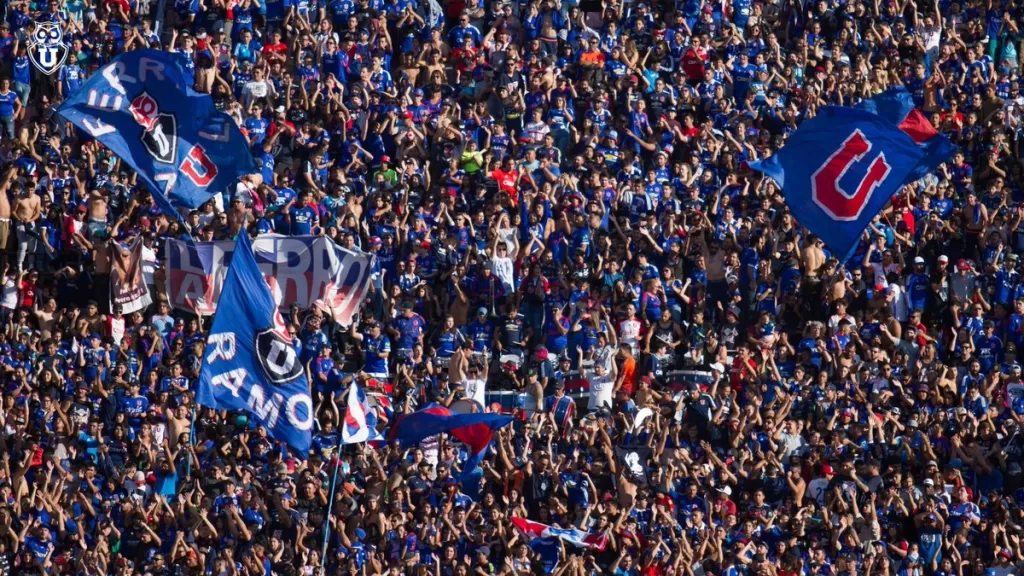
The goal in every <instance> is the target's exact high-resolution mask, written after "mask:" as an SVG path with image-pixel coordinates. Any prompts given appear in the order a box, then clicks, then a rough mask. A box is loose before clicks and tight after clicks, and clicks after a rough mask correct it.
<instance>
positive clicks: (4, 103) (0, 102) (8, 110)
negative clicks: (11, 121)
mask: <svg viewBox="0 0 1024 576" xmlns="http://www.w3.org/2000/svg"><path fill="white" fill-rule="evenodd" d="M17 101H18V95H17V94H15V93H14V92H13V91H8V92H7V93H6V94H0V118H10V117H11V116H14V104H15V102H17Z"/></svg>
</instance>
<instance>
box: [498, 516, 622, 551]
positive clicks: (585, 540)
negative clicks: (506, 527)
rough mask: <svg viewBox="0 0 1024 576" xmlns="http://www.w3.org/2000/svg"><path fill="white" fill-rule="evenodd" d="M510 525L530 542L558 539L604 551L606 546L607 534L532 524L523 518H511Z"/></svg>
mask: <svg viewBox="0 0 1024 576" xmlns="http://www.w3.org/2000/svg"><path fill="white" fill-rule="evenodd" d="M512 523H513V524H515V526H516V528H518V529H519V530H520V531H521V532H522V533H523V535H525V536H526V537H527V538H529V539H530V540H536V539H538V538H558V539H559V540H563V541H565V542H568V543H570V544H575V545H577V546H580V547H583V548H593V549H594V550H604V547H605V546H606V545H607V544H608V535H607V534H593V533H591V532H584V531H583V530H580V529H579V528H557V527H555V526H549V525H547V524H541V523H540V522H532V521H530V520H527V519H525V518H515V517H513V518H512Z"/></svg>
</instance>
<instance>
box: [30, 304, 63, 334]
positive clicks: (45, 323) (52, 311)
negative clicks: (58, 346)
mask: <svg viewBox="0 0 1024 576" xmlns="http://www.w3.org/2000/svg"><path fill="white" fill-rule="evenodd" d="M39 300H40V298H36V299H35V301H34V302H32V313H33V314H34V315H35V317H36V321H37V322H39V333H40V335H41V336H42V338H43V340H46V339H48V338H49V337H50V335H51V333H52V332H53V325H54V324H55V323H56V321H57V319H56V314H57V301H56V300H54V299H53V298H47V299H46V303H45V304H43V307H42V308H40V307H39Z"/></svg>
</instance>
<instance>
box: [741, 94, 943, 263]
mask: <svg viewBox="0 0 1024 576" xmlns="http://www.w3.org/2000/svg"><path fill="white" fill-rule="evenodd" d="M923 157H924V151H923V150H921V148H920V147H918V145H917V143H915V142H914V140H913V139H912V138H911V137H910V136H909V135H907V134H906V133H905V132H903V131H902V130H900V128H899V127H898V126H896V125H895V124H893V123H891V122H889V121H887V120H885V119H884V118H882V117H881V116H879V115H877V114H873V113H871V112H867V111H864V110H858V109H856V108H839V107H833V106H827V107H824V108H821V109H819V110H818V115H817V116H815V117H814V118H812V119H810V120H808V121H806V122H804V123H803V124H801V125H800V128H799V129H798V130H797V131H796V132H794V133H793V135H792V136H791V137H790V138H789V140H788V141H787V142H786V144H785V145H784V146H783V147H782V149H781V150H779V151H778V152H777V153H776V154H775V155H773V156H770V157H768V158H766V159H764V160H760V161H758V162H753V163H751V164H750V167H751V168H752V169H754V170H757V171H759V172H763V173H764V174H766V175H768V176H771V177H772V178H773V179H774V180H775V181H776V182H777V183H778V185H779V187H780V188H782V192H783V196H784V197H785V198H786V203H787V204H789V207H790V210H791V211H792V213H793V216H794V217H795V218H796V219H797V220H798V221H799V222H800V223H801V224H803V225H804V226H806V227H807V228H808V229H809V230H810V231H811V232H813V233H814V234H816V235H817V236H818V237H820V238H821V239H822V240H823V241H824V242H825V244H826V245H827V246H828V247H829V248H830V249H832V251H833V252H835V253H836V255H837V256H840V257H845V258H840V261H845V259H847V258H849V256H850V254H851V253H852V252H853V251H854V249H855V248H856V247H857V244H858V241H859V239H860V235H861V233H863V232H864V229H865V228H867V227H868V224H870V223H871V220H872V218H874V217H875V215H876V214H878V213H879V212H880V211H881V210H882V208H884V207H885V205H886V203H888V202H889V199H890V198H892V196H893V195H894V194H896V192H897V191H899V189H900V187H901V186H903V184H904V182H906V181H907V179H908V178H909V177H910V175H911V174H912V173H913V172H914V171H915V170H916V169H917V167H918V164H919V163H920V161H921V159H922V158H923Z"/></svg>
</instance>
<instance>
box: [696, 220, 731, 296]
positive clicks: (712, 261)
mask: <svg viewBox="0 0 1024 576" xmlns="http://www.w3.org/2000/svg"><path fill="white" fill-rule="evenodd" d="M700 242H701V246H702V250H703V253H704V262H705V263H706V264H707V272H708V290H707V303H708V305H709V307H710V308H711V314H717V313H718V308H717V306H716V305H717V304H719V303H721V305H722V306H725V305H727V304H728V303H729V296H728V293H729V282H728V280H726V278H725V267H726V262H727V261H726V257H727V256H728V253H727V252H726V251H725V250H723V249H722V247H721V246H720V245H719V243H718V242H717V241H715V242H712V244H711V246H710V247H709V246H708V245H707V243H705V242H704V239H703V237H700Z"/></svg>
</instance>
